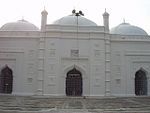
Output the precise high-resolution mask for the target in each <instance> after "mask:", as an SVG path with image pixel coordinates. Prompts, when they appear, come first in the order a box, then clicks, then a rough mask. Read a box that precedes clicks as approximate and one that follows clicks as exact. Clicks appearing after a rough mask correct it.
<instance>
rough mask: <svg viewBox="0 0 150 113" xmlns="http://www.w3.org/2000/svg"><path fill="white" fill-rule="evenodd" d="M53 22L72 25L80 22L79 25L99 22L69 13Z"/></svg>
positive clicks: (92, 24) (93, 24) (91, 24)
mask: <svg viewBox="0 0 150 113" xmlns="http://www.w3.org/2000/svg"><path fill="white" fill-rule="evenodd" d="M53 24H57V25H71V26H76V25H77V24H78V26H97V24H96V23H95V22H93V21H91V20H89V19H86V18H84V17H82V16H78V17H77V16H74V15H69V16H65V17H62V18H60V19H58V20H56V21H55V22H53Z"/></svg>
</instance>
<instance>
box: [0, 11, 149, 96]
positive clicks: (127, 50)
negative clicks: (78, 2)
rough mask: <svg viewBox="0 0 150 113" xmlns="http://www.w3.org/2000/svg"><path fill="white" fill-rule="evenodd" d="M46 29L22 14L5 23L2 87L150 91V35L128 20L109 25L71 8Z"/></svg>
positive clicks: (48, 91) (28, 91)
mask: <svg viewBox="0 0 150 113" xmlns="http://www.w3.org/2000/svg"><path fill="white" fill-rule="evenodd" d="M47 15H48V12H47V11H46V10H44V11H42V13H41V29H39V28H38V27H36V26H35V25H33V24H32V23H30V22H28V21H26V20H24V19H22V20H19V21H17V22H10V23H6V24H4V25H3V26H2V27H1V28H0V93H4V94H12V95H48V96H141V95H150V36H149V35H148V34H147V33H146V32H145V31H144V30H143V29H142V28H140V27H137V26H134V25H131V24H129V23H126V22H123V23H121V24H120V25H118V26H116V27H114V28H112V29H110V30H109V14H108V13H107V12H106V11H105V12H104V14H103V25H102V26H99V25H97V24H96V23H95V22H93V21H91V20H89V19H87V18H85V17H84V16H83V13H82V11H79V12H77V11H75V10H73V11H72V14H71V15H69V16H64V17H62V18H60V19H58V20H56V21H55V22H53V23H52V24H47Z"/></svg>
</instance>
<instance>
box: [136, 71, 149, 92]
mask: <svg viewBox="0 0 150 113" xmlns="http://www.w3.org/2000/svg"><path fill="white" fill-rule="evenodd" d="M135 94H136V95H147V77H146V73H145V71H144V70H142V69H140V70H139V71H137V72H136V73H135Z"/></svg>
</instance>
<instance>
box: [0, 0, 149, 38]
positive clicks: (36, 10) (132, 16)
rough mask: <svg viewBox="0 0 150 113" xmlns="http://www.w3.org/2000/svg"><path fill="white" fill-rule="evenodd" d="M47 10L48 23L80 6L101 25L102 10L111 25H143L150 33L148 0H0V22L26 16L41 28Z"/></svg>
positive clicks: (26, 18) (0, 24) (78, 8)
mask: <svg viewBox="0 0 150 113" xmlns="http://www.w3.org/2000/svg"><path fill="white" fill-rule="evenodd" d="M44 7H45V9H46V10H47V12H48V19H47V23H48V24H51V23H52V22H53V21H55V20H57V19H59V18H61V17H63V16H67V15H70V14H71V13H72V10H73V9H76V10H77V11H79V10H81V11H82V12H83V13H84V14H85V16H84V17H85V18H88V19H90V20H92V21H94V22H95V23H97V24H98V25H100V26H102V25H103V17H102V14H103V13H104V11H105V8H106V11H107V12H108V13H109V14H110V17H109V23H110V28H112V27H115V26H117V25H119V24H120V23H122V22H123V20H125V22H126V23H130V24H131V25H135V26H138V27H141V28H143V29H144V30H145V31H146V32H147V33H148V34H149V35H150V0H0V26H2V25H4V24H5V23H8V22H16V21H17V20H21V19H25V20H27V21H29V22H31V23H33V24H35V25H36V26H37V27H39V28H40V24H41V11H42V10H44Z"/></svg>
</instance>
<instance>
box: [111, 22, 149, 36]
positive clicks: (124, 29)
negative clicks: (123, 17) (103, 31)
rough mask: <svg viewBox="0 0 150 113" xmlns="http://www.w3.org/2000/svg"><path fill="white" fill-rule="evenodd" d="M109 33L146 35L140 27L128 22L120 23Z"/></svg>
mask: <svg viewBox="0 0 150 113" xmlns="http://www.w3.org/2000/svg"><path fill="white" fill-rule="evenodd" d="M110 33H111V34H121V35H148V34H147V33H146V32H145V31H144V30H143V29H142V28H140V27H137V26H133V25H130V24H129V23H122V24H120V25H118V26H117V27H114V28H112V29H111V30H110Z"/></svg>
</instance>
